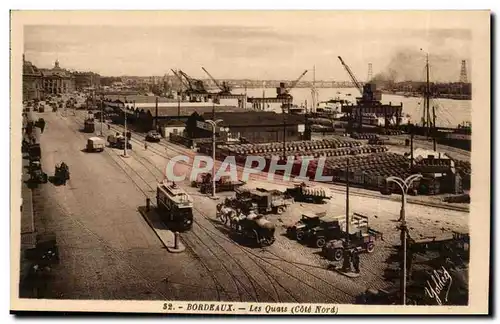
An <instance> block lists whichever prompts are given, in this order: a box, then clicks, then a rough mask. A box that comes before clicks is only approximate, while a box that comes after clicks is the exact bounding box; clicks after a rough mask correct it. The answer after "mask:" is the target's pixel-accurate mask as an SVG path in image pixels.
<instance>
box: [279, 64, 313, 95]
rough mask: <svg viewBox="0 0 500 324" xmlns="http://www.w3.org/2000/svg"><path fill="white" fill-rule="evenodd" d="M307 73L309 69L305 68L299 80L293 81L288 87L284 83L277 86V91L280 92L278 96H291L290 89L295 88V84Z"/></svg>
mask: <svg viewBox="0 0 500 324" xmlns="http://www.w3.org/2000/svg"><path fill="white" fill-rule="evenodd" d="M306 73H307V70H305V71H304V72H302V74H301V75H300V76H299V77H298V78H297V80H295V81H293V82H292V83H291V84H290V85H289V86H288V87H286V88H285V87H284V83H282V84H280V87H279V88H277V89H276V90H277V92H278V96H277V97H278V98H282V97H287V98H290V97H291V95H290V90H292V89H293V88H295V86H296V85H297V83H299V81H300V80H301V79H302V78H303V77H304V75H306Z"/></svg>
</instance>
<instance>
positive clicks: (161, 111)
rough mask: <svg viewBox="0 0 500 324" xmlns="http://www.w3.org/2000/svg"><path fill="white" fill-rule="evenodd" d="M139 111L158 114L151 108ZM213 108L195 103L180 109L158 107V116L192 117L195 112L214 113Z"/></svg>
mask: <svg viewBox="0 0 500 324" xmlns="http://www.w3.org/2000/svg"><path fill="white" fill-rule="evenodd" d="M215 109H216V111H224V112H236V111H241V110H242V109H241V108H238V107H234V106H218V107H215ZM138 110H139V111H141V110H144V112H146V113H147V112H148V111H149V113H150V114H151V116H154V115H155V113H156V109H155V107H154V106H153V107H149V108H140V109H138ZM212 110H213V107H212V106H200V105H197V104H196V103H193V104H191V105H184V106H181V108H180V109H178V108H177V106H174V107H158V116H159V117H166V116H177V115H178V114H180V116H190V115H192V114H193V113H194V112H197V113H198V114H203V113H208V112H210V114H211V112H212Z"/></svg>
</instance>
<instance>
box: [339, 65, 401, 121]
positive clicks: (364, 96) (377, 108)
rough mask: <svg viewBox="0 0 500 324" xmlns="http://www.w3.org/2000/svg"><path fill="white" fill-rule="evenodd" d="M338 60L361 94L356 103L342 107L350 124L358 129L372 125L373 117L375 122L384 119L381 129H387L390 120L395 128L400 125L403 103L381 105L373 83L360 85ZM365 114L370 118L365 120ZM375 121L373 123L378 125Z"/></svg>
mask: <svg viewBox="0 0 500 324" xmlns="http://www.w3.org/2000/svg"><path fill="white" fill-rule="evenodd" d="M338 58H339V60H340V63H341V64H342V66H343V67H344V69H345V70H346V71H347V73H348V74H349V76H350V78H351V80H352V81H353V83H354V84H355V86H356V88H357V89H358V91H359V92H360V94H361V97H357V98H356V103H354V104H349V105H343V106H342V112H343V113H345V114H346V115H347V116H348V117H349V119H350V120H351V122H352V123H353V124H357V127H358V128H359V129H361V128H362V127H363V126H362V125H363V123H364V122H370V123H373V122H374V119H373V117H375V118H376V120H378V119H379V118H382V119H384V121H383V125H384V126H383V127H389V126H390V124H391V122H390V121H391V120H393V121H394V123H395V126H399V125H401V124H402V122H403V121H404V120H405V119H403V118H402V112H403V103H400V104H399V105H392V103H390V102H389V104H388V105H387V104H383V103H382V91H380V90H377V86H376V85H375V83H365V84H361V83H360V82H359V81H358V80H357V78H356V76H355V75H354V73H353V72H352V71H351V68H350V67H349V66H348V65H347V64H346V63H345V62H344V60H343V59H342V57H340V56H339V57H338ZM348 95H349V94H348ZM366 114H369V115H370V116H371V117H369V118H368V119H367V117H366V116H368V115H366ZM363 116H365V117H363ZM376 120H375V123H377V124H380V123H379V122H378V121H376Z"/></svg>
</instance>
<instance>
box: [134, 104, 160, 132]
mask: <svg viewBox="0 0 500 324" xmlns="http://www.w3.org/2000/svg"><path fill="white" fill-rule="evenodd" d="M134 110H135V101H134ZM155 130H158V96H156V98H155Z"/></svg>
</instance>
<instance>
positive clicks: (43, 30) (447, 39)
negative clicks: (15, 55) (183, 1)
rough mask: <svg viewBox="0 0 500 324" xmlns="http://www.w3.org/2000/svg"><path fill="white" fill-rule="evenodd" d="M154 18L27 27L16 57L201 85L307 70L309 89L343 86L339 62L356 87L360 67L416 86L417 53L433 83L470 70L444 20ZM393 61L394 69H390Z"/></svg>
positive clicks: (456, 33) (466, 53)
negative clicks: (316, 84)
mask: <svg viewBox="0 0 500 324" xmlns="http://www.w3.org/2000/svg"><path fill="white" fill-rule="evenodd" d="M162 15H165V16H164V18H165V19H161V25H159V24H154V25H150V26H146V25H140V26H132V25H128V26H127V25H125V24H126V23H127V21H130V22H129V24H131V23H132V22H133V21H134V20H133V19H131V20H128V19H126V17H127V14H124V15H123V16H124V19H121V21H120V23H117V24H115V25H111V22H109V25H95V24H94V25H90V24H89V25H83V24H79V25H78V26H76V25H60V24H59V22H58V25H51V26H50V25H38V26H36V25H27V26H25V27H24V53H25V55H26V59H27V60H29V61H31V62H32V63H33V64H35V65H36V66H38V67H39V68H51V67H52V66H53V64H54V61H55V60H56V59H57V60H59V62H60V66H61V67H62V68H66V69H74V70H79V71H93V72H97V73H99V74H101V75H102V76H124V75H129V76H151V75H164V74H166V73H168V74H169V75H171V74H172V72H171V71H170V69H182V70H183V71H184V72H186V73H187V74H188V75H191V76H193V77H196V78H204V79H205V78H207V76H206V74H205V73H204V72H203V71H202V69H201V67H202V66H203V67H205V68H206V69H207V70H208V71H209V72H210V73H211V74H212V75H213V76H214V77H215V78H216V79H257V80H258V79H270V80H293V79H296V78H297V77H298V76H299V75H300V74H301V73H302V72H303V71H304V70H305V69H308V70H309V73H308V74H307V75H306V76H305V77H304V79H303V80H311V79H312V68H313V65H315V66H316V79H317V80H325V81H332V80H335V81H344V80H346V81H347V80H350V79H349V76H348V74H347V72H346V71H345V70H344V68H343V67H342V65H341V64H340V62H339V60H338V58H337V56H339V55H340V56H342V58H343V59H344V61H345V62H346V63H347V64H348V65H349V66H350V67H351V69H352V70H353V72H354V73H355V75H356V77H357V78H358V79H359V80H360V81H366V78H367V74H368V63H372V65H373V75H377V74H378V73H381V72H384V73H386V72H387V71H386V70H387V66H388V65H389V64H390V66H398V69H402V70H404V69H406V68H408V69H412V72H411V73H409V72H404V73H403V72H401V73H400V74H399V77H401V78H405V77H406V78H408V77H410V78H415V75H420V73H419V71H420V70H421V71H422V77H423V70H424V65H425V54H424V52H423V51H420V48H423V49H424V50H425V51H427V52H429V53H430V59H431V62H430V63H431V67H432V77H433V80H434V81H451V82H454V81H458V79H459V76H460V63H461V60H466V61H467V63H468V69H469V70H470V68H471V67H470V48H471V33H470V31H469V30H468V29H466V28H463V27H462V28H459V26H461V25H465V22H464V21H460V19H458V20H457V18H456V17H453V16H454V15H453V14H450V19H444V18H445V17H444V16H443V14H441V16H440V17H439V18H441V19H437V18H438V17H437V16H434V15H431V14H415V15H408V13H397V12H395V13H392V14H388V13H383V14H377V15H375V14H366V15H363V14H361V13H356V14H351V13H350V14H347V13H342V14H341V13H338V12H330V13H328V12H326V13H325V12H312V13H307V12H306V13H301V12H296V13H293V12H282V13H273V12H262V13H256V12H250V13H248V14H244V15H242V14H241V13H240V14H235V13H230V12H227V13H220V12H219V13H214V12H205V13H201V12H193V13H187V12H179V13H172V12H170V13H162ZM221 15H222V16H221ZM130 17H131V16H130ZM389 17H391V19H389V21H388V18H389ZM157 18H158V17H156V20H158V19H157ZM222 18H223V19H222ZM238 18H239V19H238ZM457 23H458V24H457ZM460 23H461V24H460ZM402 53H403V54H404V55H402ZM407 53H410V54H407ZM395 57H396V58H397V59H398V60H399V59H401V58H403V61H401V62H399V64H394V59H395ZM433 61H434V63H435V64H433ZM415 71H417V72H418V73H415ZM468 72H469V75H470V71H468Z"/></svg>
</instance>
